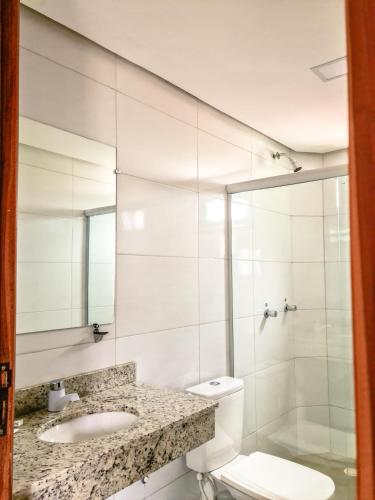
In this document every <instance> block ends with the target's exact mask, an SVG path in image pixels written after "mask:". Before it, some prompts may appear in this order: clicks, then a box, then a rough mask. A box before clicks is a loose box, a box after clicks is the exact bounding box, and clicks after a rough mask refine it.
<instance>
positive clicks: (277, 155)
mask: <svg viewBox="0 0 375 500" xmlns="http://www.w3.org/2000/svg"><path fill="white" fill-rule="evenodd" d="M282 156H285V158H288V160H289V161H290V163H291V164H292V166H293V169H292V170H293V172H299V171H300V170H302V168H303V167H302V166H301V165H299V163H298V162H297V160H295V159H294V158H293V157H292V156H289V155H288V154H287V153H279V152H276V153H272V158H274V159H275V160H280V158H281V157H282Z"/></svg>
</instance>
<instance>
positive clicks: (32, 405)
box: [14, 363, 135, 418]
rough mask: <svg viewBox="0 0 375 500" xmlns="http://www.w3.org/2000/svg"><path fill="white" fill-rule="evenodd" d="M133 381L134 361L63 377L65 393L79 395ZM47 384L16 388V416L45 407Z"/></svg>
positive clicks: (93, 392) (94, 392)
mask: <svg viewBox="0 0 375 500" xmlns="http://www.w3.org/2000/svg"><path fill="white" fill-rule="evenodd" d="M134 381H135V363H124V364H122V365H117V366H111V367H109V368H105V369H103V370H96V371H93V372H88V373H81V374H79V375H74V376H72V377H66V378H64V384H65V389H66V392H67V394H68V393H70V392H78V394H79V395H80V397H83V396H87V395H89V394H96V393H97V392H98V391H103V390H105V389H112V388H114V387H120V386H123V385H125V384H129V383H131V382H134ZM48 391H49V384H40V385H34V386H31V387H26V388H25V389H18V390H17V391H16V397H15V402H14V406H15V408H14V411H15V415H16V418H17V417H19V416H21V415H25V414H27V413H31V412H32V411H37V410H42V409H44V408H46V407H47V400H48Z"/></svg>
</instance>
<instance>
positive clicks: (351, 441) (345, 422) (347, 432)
mask: <svg viewBox="0 0 375 500" xmlns="http://www.w3.org/2000/svg"><path fill="white" fill-rule="evenodd" d="M329 413H330V422H331V447H332V452H333V453H337V454H338V455H341V456H343V457H347V458H349V459H351V460H355V458H356V442H355V441H356V440H355V412H354V411H353V410H346V409H343V408H337V407H336V406H330V408H329Z"/></svg>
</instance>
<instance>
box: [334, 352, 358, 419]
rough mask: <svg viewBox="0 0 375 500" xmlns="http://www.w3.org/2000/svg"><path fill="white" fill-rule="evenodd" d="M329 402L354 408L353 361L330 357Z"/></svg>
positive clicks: (342, 406)
mask: <svg viewBox="0 0 375 500" xmlns="http://www.w3.org/2000/svg"><path fill="white" fill-rule="evenodd" d="M328 384H329V403H330V405H333V406H339V407H341V408H346V409H348V410H354V375H353V361H352V360H344V359H337V358H329V359H328Z"/></svg>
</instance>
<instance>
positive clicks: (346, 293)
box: [325, 262, 351, 309]
mask: <svg viewBox="0 0 375 500" xmlns="http://www.w3.org/2000/svg"><path fill="white" fill-rule="evenodd" d="M325 277H326V283H325V285H326V297H327V309H350V308H351V279H350V262H326V265H325Z"/></svg>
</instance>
